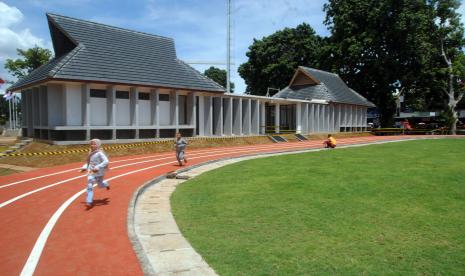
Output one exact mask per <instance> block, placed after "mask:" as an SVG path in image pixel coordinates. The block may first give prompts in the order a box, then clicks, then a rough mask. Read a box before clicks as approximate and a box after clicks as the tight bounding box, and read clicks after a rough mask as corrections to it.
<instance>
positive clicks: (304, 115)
mask: <svg viewBox="0 0 465 276" xmlns="http://www.w3.org/2000/svg"><path fill="white" fill-rule="evenodd" d="M301 118H302V121H301V124H302V133H303V134H308V103H302V116H301Z"/></svg>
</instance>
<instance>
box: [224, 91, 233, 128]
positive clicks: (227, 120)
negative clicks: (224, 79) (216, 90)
mask: <svg viewBox="0 0 465 276" xmlns="http://www.w3.org/2000/svg"><path fill="white" fill-rule="evenodd" d="M223 133H224V135H227V136H231V135H232V134H233V99H232V98H231V97H227V98H223Z"/></svg>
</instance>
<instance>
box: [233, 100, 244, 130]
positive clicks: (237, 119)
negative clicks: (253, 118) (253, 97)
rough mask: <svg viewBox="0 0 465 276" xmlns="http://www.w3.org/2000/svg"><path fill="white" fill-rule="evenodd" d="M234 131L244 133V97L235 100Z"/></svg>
mask: <svg viewBox="0 0 465 276" xmlns="http://www.w3.org/2000/svg"><path fill="white" fill-rule="evenodd" d="M233 133H234V135H242V98H238V99H234V100H233Z"/></svg>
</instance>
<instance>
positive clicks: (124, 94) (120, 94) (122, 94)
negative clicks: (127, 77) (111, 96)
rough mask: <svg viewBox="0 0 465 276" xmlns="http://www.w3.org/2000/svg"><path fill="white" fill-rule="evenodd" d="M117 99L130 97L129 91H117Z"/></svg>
mask: <svg viewBox="0 0 465 276" xmlns="http://www.w3.org/2000/svg"><path fill="white" fill-rule="evenodd" d="M116 98H117V99H129V91H116Z"/></svg>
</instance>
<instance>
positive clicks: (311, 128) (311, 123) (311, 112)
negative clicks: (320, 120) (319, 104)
mask: <svg viewBox="0 0 465 276" xmlns="http://www.w3.org/2000/svg"><path fill="white" fill-rule="evenodd" d="M308 132H309V133H313V132H315V104H309V106H308Z"/></svg>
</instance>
